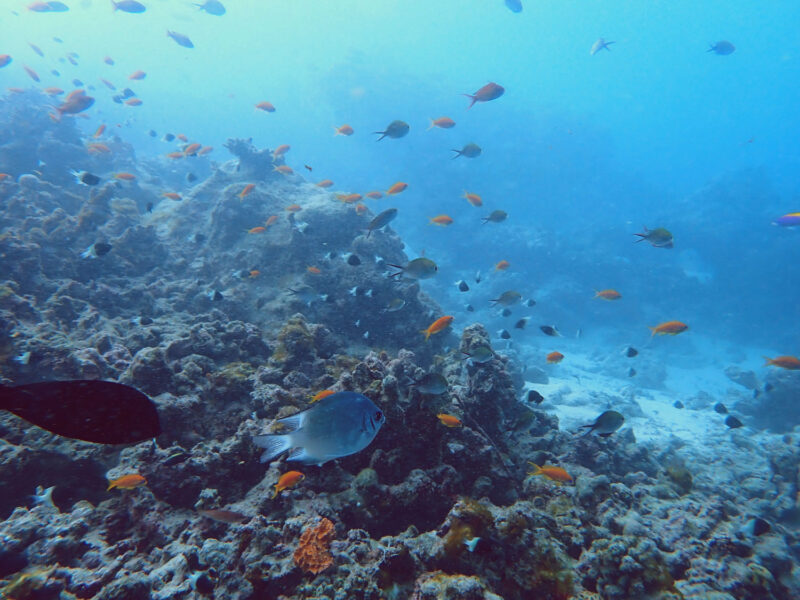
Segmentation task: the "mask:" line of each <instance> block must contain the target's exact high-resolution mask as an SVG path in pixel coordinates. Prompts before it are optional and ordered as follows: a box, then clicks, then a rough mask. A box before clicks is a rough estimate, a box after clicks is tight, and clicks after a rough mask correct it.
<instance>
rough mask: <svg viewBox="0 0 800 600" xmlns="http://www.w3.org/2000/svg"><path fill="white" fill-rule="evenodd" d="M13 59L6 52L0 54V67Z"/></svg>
mask: <svg viewBox="0 0 800 600" xmlns="http://www.w3.org/2000/svg"><path fill="white" fill-rule="evenodd" d="M12 60H13V59H12V58H11V56H9V55H8V54H0V68H2V67H5V66H6V65H7V64H8V63H10V62H11V61H12Z"/></svg>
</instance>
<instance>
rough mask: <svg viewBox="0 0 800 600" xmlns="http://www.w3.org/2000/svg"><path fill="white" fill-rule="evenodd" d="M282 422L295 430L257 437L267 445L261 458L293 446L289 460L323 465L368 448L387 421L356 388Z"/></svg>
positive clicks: (267, 459)
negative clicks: (354, 390)
mask: <svg viewBox="0 0 800 600" xmlns="http://www.w3.org/2000/svg"><path fill="white" fill-rule="evenodd" d="M278 422H279V423H280V424H281V425H283V426H284V427H288V428H289V429H291V430H292V431H291V432H290V433H287V434H283V435H269V434H268V435H260V436H256V437H254V438H253V442H254V443H255V445H256V446H259V447H260V448H264V449H265V450H264V453H263V454H262V455H261V462H262V463H264V462H267V461H269V460H272V459H273V458H275V457H276V456H278V455H280V454H282V453H284V452H286V451H287V450H290V451H291V452H290V453H289V455H288V457H287V460H293V461H300V462H303V463H305V464H316V465H320V466H321V465H323V464H325V463H326V462H328V461H330V460H334V459H337V458H340V457H342V456H349V455H350V454H355V453H356V452H359V451H361V450H363V449H364V448H366V447H367V446H368V445H369V444H370V442H372V440H373V439H375V436H376V435H377V434H378V431H379V430H380V428H381V425H383V424H384V423H385V422H386V417H385V415H384V414H383V412H382V411H381V410H380V409H379V408H378V407H377V406H375V404H374V403H373V402H372V400H370V399H369V398H367V397H366V396H363V395H361V394H358V393H356V392H338V393H336V394H333V395H331V396H328V397H327V398H323V399H322V400H320V401H319V402H317V403H316V404H314V406H312V407H311V408H309V409H307V410H304V411H302V412H299V413H297V414H295V415H292V416H290V417H285V418H283V419H279V420H278Z"/></svg>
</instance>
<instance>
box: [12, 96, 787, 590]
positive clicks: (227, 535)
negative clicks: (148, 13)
mask: <svg viewBox="0 0 800 600" xmlns="http://www.w3.org/2000/svg"><path fill="white" fill-rule="evenodd" d="M18 101H19V100H14V102H18ZM4 102H9V101H8V100H5V101H4ZM27 110H28V112H27V113H25V112H24V111H25V108H24V107H23V106H22V105H19V106H18V105H15V106H14V112H13V113H10V114H14V115H17V116H18V117H19V116H20V114H21V112H20V111H22V114H23V116H25V115H28V116H29V117H30V118H28V119H27V120H23V121H17V122H18V123H23V122H24V123H28V124H29V125H30V127H34V129H33V130H31V131H36V132H40V133H41V132H45V133H47V134H48V135H42V136H41V140H42V141H41V142H40V145H39V151H40V153H41V154H39V155H46V156H48V157H51V158H50V159H49V160H48V170H44V171H42V172H40V174H39V175H35V174H32V171H33V170H35V161H34V163H31V159H27V160H26V158H25V156H23V155H15V154H14V152H15V148H14V146H13V144H11V145H9V144H6V145H4V146H3V147H2V148H0V156H14V157H15V158H14V160H15V161H16V162H14V163H13V164H12V163H10V162H9V163H7V164H9V165H11V166H10V167H9V169H10V170H12V171H13V172H20V173H31V174H26V175H23V176H21V177H18V178H16V180H12V181H4V182H2V183H0V206H2V209H3V210H2V213H0V228H1V229H2V233H1V234H0V256H2V258H3V268H2V270H0V365H2V367H1V368H2V371H1V372H0V377H1V378H2V379H0V381H2V382H3V383H9V382H14V383H24V382H33V381H38V380H42V379H53V378H55V379H66V378H83V379H107V380H114V381H119V382H122V383H127V384H129V385H132V386H134V387H136V388H138V389H140V390H142V391H144V392H145V393H147V394H149V395H151V396H152V397H153V398H154V400H155V402H156V403H157V404H158V409H159V413H160V415H161V421H162V428H163V433H162V435H160V436H159V437H158V438H157V439H156V440H155V441H154V442H153V443H141V444H138V445H136V446H132V447H127V448H123V449H120V448H114V447H105V446H103V447H101V446H94V445H89V444H85V443H80V442H74V441H71V440H67V439H64V438H57V437H56V436H53V435H51V434H49V433H47V432H45V431H43V430H40V429H37V428H30V427H28V426H26V424H25V423H23V422H21V421H20V420H19V419H16V418H15V417H12V416H9V415H6V414H2V415H1V416H0V438H1V439H0V487H2V489H3V494H2V498H0V518H2V519H3V521H2V522H0V540H2V547H1V548H0V577H2V587H0V592H1V593H2V594H3V595H4V597H5V596H8V597H13V598H16V599H17V600H20V599H23V598H96V599H98V600H105V599H109V600H110V599H116V598H126V599H131V600H136V599H139V598H141V599H143V600H144V599H147V598H154V599H158V600H166V599H170V598H204V597H214V598H218V599H227V598H230V599H247V598H280V599H288V598H292V599H311V598H336V599H348V600H353V599H363V600H379V599H384V598H385V599H393V598H411V599H414V600H434V599H436V600H442V599H460V600H469V599H475V600H478V599H486V600H490V599H495V598H506V599H529V598H534V597H535V598H542V599H551V600H559V599H567V598H603V599H623V598H653V599H656V598H660V599H667V598H698V599H699V598H704V599H707V598H714V599H716V600H725V599H745V598H779V599H783V598H785V599H789V598H797V597H800V579H799V578H798V574H797V573H796V572H795V570H794V563H795V562H796V559H797V557H798V556H800V540H798V539H797V536H796V534H795V533H794V532H795V531H796V529H794V528H793V526H794V525H795V524H796V523H797V520H798V517H799V516H800V511H798V508H797V506H796V499H795V498H794V497H793V495H795V494H796V493H797V489H798V485H800V481H798V473H797V471H798V468H797V465H798V463H799V462H800V448H798V445H797V443H796V442H794V441H793V440H792V439H791V438H787V440H786V441H785V443H781V444H779V443H776V444H774V445H772V446H769V447H762V448H759V449H758V451H759V452H761V453H763V454H764V455H765V460H766V461H767V462H768V464H769V472H768V473H764V474H763V477H764V478H765V479H766V478H769V479H770V480H771V484H769V485H768V484H765V483H764V481H763V480H759V481H756V482H749V483H748V482H747V481H742V482H732V483H731V484H730V485H725V486H718V485H715V483H714V482H713V481H707V480H704V479H702V478H696V477H693V474H692V472H691V470H690V469H689V468H688V467H687V466H686V464H685V463H684V462H683V461H682V460H681V459H680V458H679V456H678V453H677V449H676V448H672V447H668V448H654V447H652V446H649V445H647V444H642V443H637V440H636V438H635V435H634V433H633V431H632V430H631V429H630V428H625V429H623V430H622V431H620V432H619V433H618V434H616V435H614V436H610V437H599V436H595V435H585V436H576V435H575V433H573V432H568V431H565V430H562V429H559V423H558V419H557V418H556V417H554V416H552V415H550V414H548V413H547V412H545V411H544V410H541V409H539V408H538V407H537V406H536V405H531V406H529V405H527V404H526V403H524V402H522V401H520V400H519V398H520V396H521V395H522V391H523V390H522V382H521V377H519V376H518V371H519V366H518V365H515V364H513V362H512V361H511V359H509V358H508V357H507V356H504V355H503V354H502V352H493V353H492V355H491V357H488V359H487V360H485V361H483V362H477V361H473V360H465V358H466V356H467V353H472V352H473V351H474V350H475V349H476V348H479V347H484V346H485V347H489V348H490V347H491V344H490V336H489V334H488V332H487V331H486V329H485V328H484V327H483V326H482V325H480V324H469V325H468V326H466V327H465V328H464V329H463V333H462V335H461V337H460V339H459V338H458V337H457V336H456V335H455V334H453V333H450V332H447V333H443V334H439V335H436V336H433V337H432V338H431V339H430V340H429V341H425V340H424V337H423V336H422V335H420V334H419V333H418V332H419V331H420V330H421V329H424V327H425V326H427V325H428V323H429V322H430V321H431V320H432V317H433V316H437V315H440V314H441V313H442V311H441V309H440V308H439V307H438V306H437V305H436V304H435V302H434V301H433V300H431V299H430V298H429V297H428V296H427V295H426V294H425V293H424V292H423V291H422V290H421V289H420V284H419V282H418V281H408V280H402V281H399V282H398V281H395V280H393V279H391V278H389V277H387V276H386V273H385V268H384V266H383V265H384V263H385V264H404V263H406V262H407V261H408V258H409V257H407V256H406V255H405V254H404V252H403V250H404V245H403V242H402V240H401V239H400V238H399V236H398V235H397V234H396V233H394V232H393V231H392V230H391V229H386V230H383V231H375V232H372V235H370V236H369V237H367V236H366V235H365V231H366V226H367V224H368V223H369V220H370V218H371V216H372V215H371V214H370V213H367V214H365V215H358V214H356V212H355V211H354V209H353V207H351V206H349V205H347V204H345V203H342V202H339V201H338V200H337V199H336V198H335V196H334V195H333V194H330V193H328V192H326V191H324V190H321V189H319V188H317V187H316V186H314V185H312V184H309V183H306V182H304V181H303V180H302V178H301V177H299V176H292V177H291V178H287V177H285V176H283V175H282V174H278V173H275V172H274V171H273V166H274V164H275V162H274V159H273V157H272V155H271V153H270V152H269V151H267V150H263V149H256V148H255V147H253V146H252V144H251V143H250V142H249V141H248V140H231V141H230V142H229V144H228V148H229V150H230V151H231V153H232V154H233V155H234V156H235V157H236V158H235V159H234V160H230V161H228V162H225V163H213V162H210V161H207V159H202V160H203V161H207V164H206V165H205V168H206V169H207V170H208V172H209V173H210V174H209V176H208V177H206V178H205V179H203V180H201V181H198V183H197V185H195V186H194V187H193V188H192V189H191V191H190V193H187V194H185V195H184V198H183V199H182V200H180V201H170V200H164V199H162V198H161V197H160V189H161V184H160V183H159V181H160V180H161V179H162V178H164V177H169V176H171V175H170V173H167V175H164V174H163V173H162V171H163V172H167V169H168V168H172V167H168V166H165V165H161V164H159V163H157V162H154V161H142V162H139V163H137V162H136V161H135V157H134V155H133V152H132V150H131V149H130V148H127V149H126V150H125V151H123V150H122V149H120V152H119V153H116V152H115V153H113V154H112V156H113V157H114V158H109V157H108V156H100V157H97V156H91V155H89V154H87V153H86V149H85V148H84V146H83V145H82V143H81V140H80V136H79V135H78V134H77V132H76V131H73V130H70V128H69V127H66V126H64V125H63V124H62V125H61V126H60V127H59V128H57V129H56V128H54V126H53V124H52V123H50V122H49V121H48V120H47V119H46V118H43V117H42V115H41V109H40V108H36V106H35V105H31V107H30V108H28V109H27ZM55 131H58V132H60V133H59V134H58V137H56V136H55V134H54V133H53V132H55ZM28 133H30V132H28ZM20 135H21V134H20V132H19V131H15V132H14V133H13V135H12V136H11V137H10V138H8V137H7V139H20ZM120 146H124V144H122V143H121V142H120ZM76 156H78V157H80V160H81V164H84V165H86V166H87V168H91V169H95V170H97V171H98V172H105V171H108V170H110V169H111V168H112V165H111V164H108V165H106V163H107V162H111V163H112V164H113V168H115V169H121V168H125V167H127V168H132V167H131V165H135V166H136V167H137V169H138V173H139V177H138V178H137V181H136V182H134V183H133V184H129V183H120V182H117V181H104V182H103V183H102V184H101V185H100V186H98V187H97V188H90V189H87V188H85V187H82V186H80V185H78V184H76V183H75V182H73V181H71V180H69V179H65V178H60V177H59V176H58V175H56V173H57V172H58V168H57V167H58V165H59V164H60V165H61V166H62V167H63V169H62V171H63V170H65V169H66V168H67V167H68V166H69V161H75V160H76V158H75V157H76ZM197 160H198V161H199V160H201V159H199V158H198V159H197ZM104 165H105V166H104ZM12 167H13V168H12ZM50 170H52V172H51V171H50ZM248 183H253V184H255V187H254V189H253V190H252V191H251V192H250V193H248V194H247V195H244V196H242V195H241V192H242V188H243V186H244V185H245V184H248ZM150 203H152V205H153V206H154V209H153V211H152V212H148V209H147V206H148V205H149V204H150ZM293 204H297V205H299V206H301V207H302V210H301V211H299V212H287V211H286V207H288V206H290V205H293ZM272 215H278V219H276V220H275V221H274V224H273V225H271V226H270V227H268V228H266V230H265V231H263V232H261V233H259V234H248V233H246V232H247V231H248V230H250V229H251V228H254V227H256V225H257V224H258V223H261V222H264V221H265V220H266V219H269V218H270V217H271V216H272ZM98 240H104V241H106V242H107V243H109V244H111V246H112V250H111V251H110V252H109V253H108V254H106V255H104V256H100V257H97V258H81V252H82V251H83V250H84V249H86V248H87V247H91V246H92V245H93V244H96V243H97V242H98ZM348 253H354V254H355V255H357V256H358V257H360V261H361V262H360V264H358V265H357V266H354V265H351V264H349V263H348V262H347V261H346V260H344V259H343V257H344V256H346V255H348ZM309 266H316V267H318V270H319V271H320V272H319V273H313V272H311V271H309V270H308V267H309ZM253 271H258V274H257V275H252V272H253ZM353 289H362V290H370V291H371V293H370V294H369V295H366V294H362V295H359V294H358V292H357V291H356V292H355V293H351V290H353ZM398 298H399V299H402V300H403V301H404V305H403V307H402V309H401V310H397V311H385V310H383V308H384V307H385V306H387V305H389V303H390V302H391V301H393V300H395V299H398ZM356 323H357V324H356ZM365 332H369V337H368V338H365V335H364V334H365ZM23 356H24V357H26V359H25V360H18V358H19V357H23ZM431 372H435V373H439V374H441V375H444V376H445V377H446V379H447V382H448V388H447V389H446V390H445V391H444V392H443V393H441V394H434V393H425V392H423V391H421V390H420V389H419V387H420V386H419V384H418V382H419V381H420V380H421V379H422V378H423V377H424V376H425V375H426V374H427V373H431ZM733 376H735V377H737V378H739V379H740V380H742V381H747V380H746V378H745V379H742V378H741V376H740V375H739V374H733ZM793 376H794V374H792V373H785V374H784V373H781V374H778V375H775V376H774V377H773V379H774V381H773V380H772V379H771V381H772V386H773V387H772V388H771V391H770V392H769V394H770V395H771V397H773V398H777V397H781V398H785V400H782V402H785V403H786V404H787V406H788V405H789V402H790V400H789V398H790V391H789V390H791V389H796V381H794V380H792V381H788V379H787V378H790V377H793ZM784 380H786V381H784ZM321 390H333V391H344V390H352V391H358V392H360V393H362V394H364V395H366V396H367V397H368V398H369V399H370V400H372V401H373V402H374V403H375V404H376V405H377V406H378V407H380V409H381V410H382V411H383V412H384V414H385V416H386V424H385V426H384V427H383V428H382V430H381V431H380V433H379V434H378V436H377V437H376V439H375V440H374V442H373V443H372V444H370V445H369V446H368V447H367V448H366V449H365V450H363V451H361V452H359V453H357V454H354V455H351V456H346V457H344V458H340V459H338V460H336V461H335V462H330V463H327V464H326V465H325V466H324V467H317V466H307V467H303V471H304V475H305V478H304V479H303V480H302V483H300V484H298V485H296V486H294V487H291V488H290V489H286V490H283V491H282V492H281V493H280V494H278V493H277V490H276V489H275V486H276V483H277V481H278V479H279V477H280V476H281V474H282V472H284V471H286V470H288V468H290V467H291V465H292V463H287V462H286V461H284V460H280V461H272V462H271V463H270V464H268V465H262V464H261V463H260V462H259V461H258V455H259V451H258V449H257V448H255V446H254V444H253V443H252V441H251V438H252V436H254V435H258V434H262V433H264V432H265V431H273V430H275V427H276V425H275V420H276V419H279V418H283V417H286V416H289V415H292V414H294V413H297V412H298V411H301V410H304V409H306V408H309V407H310V406H313V397H314V395H315V394H317V393H318V392H319V391H321ZM795 404H796V403H795ZM441 413H446V414H449V415H452V416H454V417H457V418H458V419H459V420H460V422H461V423H463V426H462V427H452V428H451V427H445V426H444V425H443V424H442V423H441V422H440V421H439V420H437V418H436V416H437V414H441ZM270 428H272V429H270ZM746 444H747V441H746V439H744V438H742V445H743V447H746ZM529 462H533V463H536V464H539V465H543V464H551V465H557V466H563V467H565V468H567V469H568V470H569V472H570V474H571V476H572V478H573V479H574V484H572V485H557V484H556V482H554V481H551V480H549V479H546V478H545V477H529V476H528V472H529V468H530V467H529ZM130 473H136V474H139V475H141V476H143V477H144V479H145V480H146V485H142V486H138V487H133V488H131V489H118V490H106V488H105V486H106V485H107V484H108V480H113V479H115V478H118V477H121V476H124V475H126V474H130ZM734 484H735V485H734ZM51 486H52V487H54V489H53V490H52V497H50V496H48V495H47V494H46V493H44V492H43V491H42V490H44V489H46V488H50V487H51ZM37 487H41V488H42V490H39V491H38V492H37ZM776 490H777V491H776ZM204 511H205V512H204ZM215 511H217V512H215ZM219 511H223V512H219ZM225 511H227V512H225ZM762 521H763V522H764V523H767V526H766V528H765V526H764V525H763V524H762V523H761V522H762Z"/></svg>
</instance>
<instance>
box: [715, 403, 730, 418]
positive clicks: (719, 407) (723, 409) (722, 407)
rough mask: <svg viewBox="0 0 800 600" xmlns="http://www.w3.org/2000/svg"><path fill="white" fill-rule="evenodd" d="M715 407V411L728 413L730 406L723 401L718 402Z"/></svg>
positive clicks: (723, 413) (721, 413) (722, 413)
mask: <svg viewBox="0 0 800 600" xmlns="http://www.w3.org/2000/svg"><path fill="white" fill-rule="evenodd" d="M713 408H714V412H715V413H718V414H720V415H727V414H728V407H727V406H725V405H724V404H723V403H722V402H717V403H716V404H715V405H714V407H713Z"/></svg>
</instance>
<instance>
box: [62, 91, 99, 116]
mask: <svg viewBox="0 0 800 600" xmlns="http://www.w3.org/2000/svg"><path fill="white" fill-rule="evenodd" d="M93 104H94V98H92V97H91V96H87V95H86V92H85V91H84V90H73V91H71V92H70V93H69V94H68V95H67V97H66V98H64V102H63V103H62V104H61V106H58V107H56V112H57V114H58V118H61V116H62V115H65V114H66V115H77V114H78V113H81V112H83V111H85V110H86V109H87V108H89V107H90V106H92V105H93Z"/></svg>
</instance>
